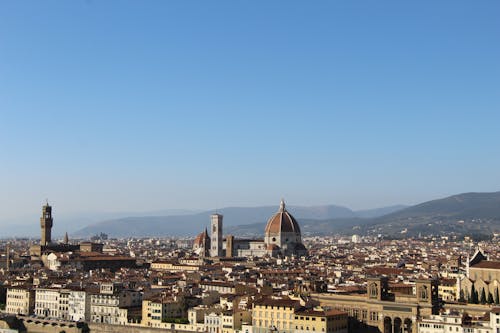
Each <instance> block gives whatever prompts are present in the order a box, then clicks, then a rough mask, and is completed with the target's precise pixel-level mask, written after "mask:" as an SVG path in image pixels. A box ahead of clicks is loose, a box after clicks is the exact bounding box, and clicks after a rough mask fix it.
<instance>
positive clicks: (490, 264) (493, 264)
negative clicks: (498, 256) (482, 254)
mask: <svg viewBox="0 0 500 333" xmlns="http://www.w3.org/2000/svg"><path fill="white" fill-rule="evenodd" d="M470 268H490V269H500V261H486V260H483V261H480V262H478V263H477V264H475V265H472V266H471V267H470Z"/></svg>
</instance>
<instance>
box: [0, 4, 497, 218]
mask: <svg viewBox="0 0 500 333" xmlns="http://www.w3.org/2000/svg"><path fill="white" fill-rule="evenodd" d="M499 9H500V4H499V3H498V2H494V1H485V2H479V3H478V2H465V1H440V2H438V3H436V2H431V1H429V2H418V3H402V2H397V1H383V2H381V1H377V2H366V3H364V4H363V5H361V4H360V3H353V2H340V1H336V2H327V1H315V2H313V3H308V4H307V5H306V4H305V3H304V2H296V1H287V2H286V5H285V3H283V2H262V3H260V5H259V6H255V5H254V3H252V2H233V1H217V2H198V3H196V6H193V4H192V3H188V2H159V1H151V2H147V3H142V2H130V1H123V2H118V3H117V2H108V1H106V2H104V1H72V2H62V3H61V2H55V1H43V2H17V1H15V2H14V1H13V2H2V3H0V78H1V79H0V116H1V119H0V142H1V143H2V144H1V155H0V156H1V157H0V184H1V186H0V202H2V205H1V210H0V222H1V223H3V224H4V225H5V224H8V223H11V222H12V221H14V222H18V221H20V222H22V223H37V219H38V217H39V210H40V206H41V204H43V203H44V202H45V199H46V198H48V199H49V201H50V202H51V203H52V204H53V205H54V206H55V213H54V214H55V216H56V219H57V217H58V216H59V217H61V216H64V215H78V214H81V213H89V212H90V213H94V212H96V213H99V212H101V213H102V212H107V213H109V212H151V211H162V210H165V209H189V210H200V209H216V208H221V207H228V206H259V205H277V204H278V202H279V199H280V198H283V197H284V198H286V200H287V202H288V203H289V204H291V205H305V206H307V205H322V204H338V205H344V206H347V207H350V208H352V209H365V208H375V207H382V206H387V205H394V204H416V203H419V202H423V201H427V200H431V199H435V198H440V197H444V196H447V195H452V194H457V193H462V192H471V191H474V192H493V191H498V190H500V171H499V170H500V154H498V142H500V131H499V130H498V128H499V123H500V113H499V106H500V94H499V91H500V90H499V87H500V68H499V62H498V59H500V43H498V35H499V30H500V27H499V25H498V12H499Z"/></svg>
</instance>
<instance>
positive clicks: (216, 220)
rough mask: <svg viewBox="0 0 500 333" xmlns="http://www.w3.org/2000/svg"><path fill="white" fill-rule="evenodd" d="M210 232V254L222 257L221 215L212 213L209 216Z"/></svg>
mask: <svg viewBox="0 0 500 333" xmlns="http://www.w3.org/2000/svg"><path fill="white" fill-rule="evenodd" d="M210 221H211V223H210V224H211V233H210V246H211V250H210V256H211V257H222V215H221V214H212V215H211V216H210Z"/></svg>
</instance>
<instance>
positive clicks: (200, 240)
mask: <svg viewBox="0 0 500 333" xmlns="http://www.w3.org/2000/svg"><path fill="white" fill-rule="evenodd" d="M206 239H208V234H207V229H205V231H203V232H202V233H200V234H198V236H196V238H195V239H194V244H195V245H198V246H203V245H204V242H205V240H206Z"/></svg>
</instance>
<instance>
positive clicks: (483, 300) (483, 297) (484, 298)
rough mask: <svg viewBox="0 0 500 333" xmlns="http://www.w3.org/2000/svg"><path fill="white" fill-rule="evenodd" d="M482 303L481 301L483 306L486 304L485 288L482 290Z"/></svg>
mask: <svg viewBox="0 0 500 333" xmlns="http://www.w3.org/2000/svg"><path fill="white" fill-rule="evenodd" d="M480 301H481V304H486V292H485V291H484V288H482V289H481V298H480Z"/></svg>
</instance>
